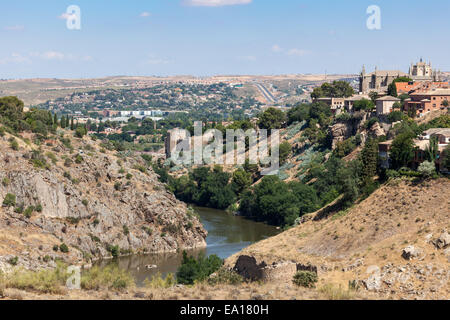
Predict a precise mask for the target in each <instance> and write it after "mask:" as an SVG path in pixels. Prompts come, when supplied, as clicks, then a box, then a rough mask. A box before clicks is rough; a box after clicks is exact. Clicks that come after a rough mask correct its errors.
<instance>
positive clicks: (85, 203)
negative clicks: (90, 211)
mask: <svg viewBox="0 0 450 320" xmlns="http://www.w3.org/2000/svg"><path fill="white" fill-rule="evenodd" d="M81 203H82V204H83V205H84V206H85V207H87V205H88V204H89V201H87V200H86V199H83V200H82V201H81Z"/></svg>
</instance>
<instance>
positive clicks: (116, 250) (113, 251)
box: [106, 244, 120, 258]
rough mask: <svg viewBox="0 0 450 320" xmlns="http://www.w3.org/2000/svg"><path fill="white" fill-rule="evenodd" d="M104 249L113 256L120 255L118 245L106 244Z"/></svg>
mask: <svg viewBox="0 0 450 320" xmlns="http://www.w3.org/2000/svg"><path fill="white" fill-rule="evenodd" d="M106 251H108V252H109V253H111V255H112V256H113V258H117V257H118V256H119V255H120V248H119V246H118V245H115V246H113V245H110V244H109V245H108V246H107V247H106Z"/></svg>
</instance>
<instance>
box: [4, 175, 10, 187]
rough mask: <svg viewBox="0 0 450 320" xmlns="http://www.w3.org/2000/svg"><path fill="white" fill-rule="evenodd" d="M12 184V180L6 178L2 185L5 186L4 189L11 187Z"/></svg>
mask: <svg viewBox="0 0 450 320" xmlns="http://www.w3.org/2000/svg"><path fill="white" fill-rule="evenodd" d="M10 183H11V180H10V179H9V178H7V177H4V178H3V179H2V185H3V186H4V187H7V186H9V184H10Z"/></svg>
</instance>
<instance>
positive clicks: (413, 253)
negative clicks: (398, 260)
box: [402, 246, 422, 260]
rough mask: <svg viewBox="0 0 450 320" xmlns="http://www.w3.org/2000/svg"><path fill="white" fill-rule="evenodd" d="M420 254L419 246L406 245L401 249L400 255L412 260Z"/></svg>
mask: <svg viewBox="0 0 450 320" xmlns="http://www.w3.org/2000/svg"><path fill="white" fill-rule="evenodd" d="M421 254H422V250H421V249H420V248H415V247H414V246H408V247H406V248H405V249H403V251H402V257H403V259H405V260H412V259H416V258H418V257H419V256H420V255H421Z"/></svg>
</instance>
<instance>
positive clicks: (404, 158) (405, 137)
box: [390, 132, 414, 169]
mask: <svg viewBox="0 0 450 320" xmlns="http://www.w3.org/2000/svg"><path fill="white" fill-rule="evenodd" d="M413 156H414V141H413V136H412V135H411V134H410V133H408V132H404V133H401V134H399V135H398V136H397V137H396V138H395V139H394V141H393V142H392V145H391V150H390V158H391V160H392V165H393V167H394V168H395V169H400V168H401V167H404V166H407V165H408V163H409V162H410V161H411V160H412V158H413Z"/></svg>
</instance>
